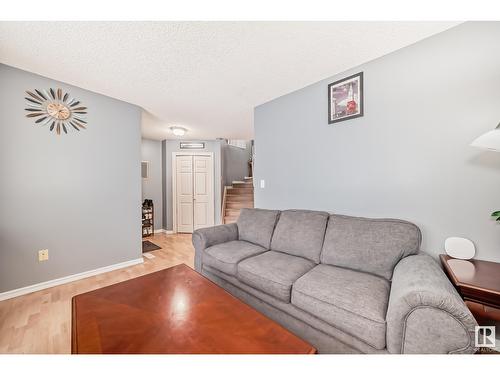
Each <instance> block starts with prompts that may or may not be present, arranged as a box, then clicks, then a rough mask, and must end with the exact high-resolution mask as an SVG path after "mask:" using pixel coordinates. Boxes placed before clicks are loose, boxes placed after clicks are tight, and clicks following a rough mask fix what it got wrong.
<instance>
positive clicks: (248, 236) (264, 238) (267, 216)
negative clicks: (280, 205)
mask: <svg viewBox="0 0 500 375" xmlns="http://www.w3.org/2000/svg"><path fill="white" fill-rule="evenodd" d="M279 213H280V212H279V211H275V210H263V209H259V208H242V209H241V211H240V216H239V218H238V221H237V225H238V237H239V240H240V241H248V242H251V243H253V244H256V245H260V246H262V247H263V248H265V249H267V250H269V246H270V245H271V236H272V235H273V231H274V227H275V225H276V220H277V219H278V216H279Z"/></svg>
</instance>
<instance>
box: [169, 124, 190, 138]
mask: <svg viewBox="0 0 500 375" xmlns="http://www.w3.org/2000/svg"><path fill="white" fill-rule="evenodd" d="M169 129H170V130H171V131H172V133H174V135H176V136H178V137H182V136H183V135H184V134H186V133H187V129H186V128H183V127H180V126H171V127H170V128H169Z"/></svg>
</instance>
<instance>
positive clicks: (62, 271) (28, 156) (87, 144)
mask: <svg viewBox="0 0 500 375" xmlns="http://www.w3.org/2000/svg"><path fill="white" fill-rule="evenodd" d="M0 82H1V84H0V181H1V182H0V207H1V209H0V292H2V291H7V290H12V289H16V288H20V287H24V286H27V285H31V284H35V283H39V282H42V281H47V280H51V279H55V278H59V277H63V276H68V275H72V274H75V273H79V272H83V271H88V270H92V269H96V268H99V267H103V266H108V265H112V264H116V263H120V262H124V261H128V260H132V259H137V258H140V257H141V231H140V225H141V220H140V219H141V217H140V203H141V182H140V181H141V177H140V158H141V151H140V139H141V135H140V109H139V108H138V107H136V106H134V105H131V104H127V103H124V102H121V101H118V100H115V99H112V98H109V97H105V96H102V95H98V94H95V93H92V92H89V91H86V90H82V89H80V88H77V87H74V86H70V85H67V84H64V83H61V82H55V81H53V80H51V79H48V78H44V77H41V76H38V75H35V74H31V73H28V72H25V71H22V70H18V69H15V68H12V67H8V66H5V65H0ZM49 87H60V88H62V89H63V90H66V91H69V92H70V93H71V95H72V96H74V97H76V98H78V99H80V100H81V102H82V103H83V104H84V105H85V106H87V107H88V123H89V125H88V129H87V130H84V131H81V132H79V133H70V134H68V135H62V136H59V137H58V136H56V135H55V134H54V133H51V132H50V131H49V130H48V128H46V127H40V126H37V125H34V121H32V120H31V119H28V118H26V117H25V111H24V108H25V100H24V96H25V90H32V89H34V88H49ZM45 248H47V249H49V260H48V261H46V262H42V263H39V262H38V250H41V249H45Z"/></svg>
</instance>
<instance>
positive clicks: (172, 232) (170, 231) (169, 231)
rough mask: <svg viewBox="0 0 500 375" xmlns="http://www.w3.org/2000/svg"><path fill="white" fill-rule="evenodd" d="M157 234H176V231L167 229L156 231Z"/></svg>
mask: <svg viewBox="0 0 500 375" xmlns="http://www.w3.org/2000/svg"><path fill="white" fill-rule="evenodd" d="M155 233H165V234H174V231H173V230H166V229H155Z"/></svg>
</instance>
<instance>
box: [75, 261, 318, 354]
mask: <svg viewBox="0 0 500 375" xmlns="http://www.w3.org/2000/svg"><path fill="white" fill-rule="evenodd" d="M72 314H73V316H72V340H71V352H72V353H80V354H81V353H86V354H91V353H110V354H112V353H171V354H198V353H199V354H216V353H227V354H237V353H240V354H242V353H248V354H250V353H251V354H265V353H269V354H285V353H289V354H313V353H316V349H315V348H314V347H312V346H311V345H310V344H308V343H307V342H305V341H304V340H302V339H300V338H298V337H297V336H295V335H294V334H292V333H290V332H289V331H287V330H286V329H285V328H283V327H282V326H280V325H279V324H277V323H275V322H274V321H272V320H270V319H268V318H267V317H265V316H264V315H262V314H261V313H259V312H258V311H256V310H254V309H253V308H252V307H250V306H248V305H246V304H245V303H243V302H241V301H240V300H238V299H237V298H235V297H233V296H231V295H230V294H229V293H228V292H226V291H225V290H224V289H222V288H220V287H219V286H217V285H215V284H214V283H213V282H211V281H210V280H208V279H207V278H205V277H203V276H202V275H200V274H199V273H197V272H195V271H194V270H192V269H191V268H189V267H188V266H186V265H184V264H181V265H178V266H175V267H172V268H168V269H165V270H162V271H159V272H155V273H151V274H149V275H145V276H141V277H138V278H135V279H132V280H128V281H124V282H121V283H118V284H115V285H111V286H108V287H105V288H102V289H98V290H95V291H92V292H88V293H84V294H80V295H77V296H75V297H73V312H72Z"/></svg>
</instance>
